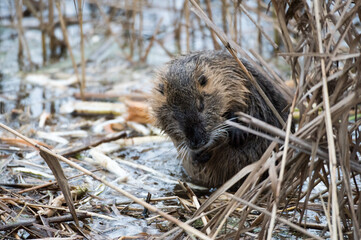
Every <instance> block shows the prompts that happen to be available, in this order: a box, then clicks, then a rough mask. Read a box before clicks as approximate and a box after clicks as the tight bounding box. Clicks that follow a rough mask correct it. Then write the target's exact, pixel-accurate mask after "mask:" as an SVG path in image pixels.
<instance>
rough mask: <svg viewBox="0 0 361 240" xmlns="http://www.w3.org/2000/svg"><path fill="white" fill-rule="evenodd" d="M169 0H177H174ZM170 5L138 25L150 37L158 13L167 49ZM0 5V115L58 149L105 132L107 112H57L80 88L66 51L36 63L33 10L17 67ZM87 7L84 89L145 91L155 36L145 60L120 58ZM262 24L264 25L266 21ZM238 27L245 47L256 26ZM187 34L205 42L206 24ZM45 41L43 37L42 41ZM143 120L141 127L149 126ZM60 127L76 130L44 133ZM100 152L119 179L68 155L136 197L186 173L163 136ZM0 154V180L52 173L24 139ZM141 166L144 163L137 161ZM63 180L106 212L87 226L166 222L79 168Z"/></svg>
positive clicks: (157, 53) (196, 45)
mask: <svg viewBox="0 0 361 240" xmlns="http://www.w3.org/2000/svg"><path fill="white" fill-rule="evenodd" d="M176 2H177V3H179V2H180V1H176ZM65 4H66V6H67V8H66V10H67V12H66V14H68V15H69V16H72V15H74V14H75V13H74V6H73V1H66V2H65ZM10 5H11V4H10ZM182 6H183V5H182V4H180V5H177V6H176V8H178V9H181V8H182ZM169 8H171V7H170V6H158V7H157V6H154V7H153V8H149V9H147V10H144V15H143V18H144V26H143V28H144V29H143V33H142V34H143V36H144V38H146V39H149V38H150V37H151V36H152V34H153V32H154V30H155V27H156V23H157V22H158V21H159V20H160V19H161V18H163V26H162V28H161V32H162V33H161V34H160V35H161V36H163V37H164V39H165V41H164V45H165V46H166V47H167V49H168V50H169V51H171V52H176V44H175V42H174V39H171V38H170V37H167V35H169V34H170V33H171V32H172V31H173V27H174V26H173V25H172V24H173V20H174V13H173V12H171V11H168V10H169ZM0 9H1V11H0V15H1V16H2V20H1V22H0V23H1V26H0V113H1V115H0V121H1V122H2V123H5V124H6V125H8V126H10V127H12V128H14V129H17V130H18V131H19V132H21V133H23V134H24V135H26V136H28V137H31V138H33V139H37V140H39V141H42V142H44V143H46V144H48V145H49V146H51V147H54V150H55V151H56V150H59V151H60V150H63V149H65V148H67V147H71V146H74V145H77V144H82V143H83V144H85V143H86V142H88V141H90V140H92V139H93V138H96V137H98V136H100V135H102V136H104V135H106V134H107V132H106V130H105V129H101V131H98V130H96V129H97V128H96V126H99V125H101V124H102V123H104V122H105V121H107V120H110V119H113V118H114V116H112V117H109V116H103V115H98V116H82V115H72V114H70V113H62V112H61V109H62V107H63V106H64V105H66V104H68V103H70V104H72V103H74V102H75V101H77V100H76V99H75V97H74V94H75V93H79V90H78V87H77V85H76V84H68V83H67V81H70V80H71V78H72V77H74V70H73V68H72V63H71V61H70V59H69V57H63V58H61V59H60V61H58V62H55V63H50V62H47V64H46V65H45V66H43V65H42V61H43V59H42V52H41V41H40V39H41V32H40V31H39V30H37V29H32V27H33V26H37V20H36V19H35V18H34V17H27V18H24V19H23V23H24V26H25V29H26V31H25V38H26V40H27V44H28V46H29V49H30V55H31V58H32V61H33V63H34V65H35V67H33V68H32V69H31V70H30V66H29V62H28V61H27V60H26V57H27V56H26V54H25V56H24V59H25V62H24V66H23V67H21V66H20V65H21V64H20V63H19V62H18V57H17V53H18V47H19V43H18V41H19V39H18V32H17V30H16V29H14V28H9V27H6V26H9V25H10V24H11V22H10V20H9V19H7V18H6V16H8V15H9V14H11V13H13V12H11V11H10V10H8V11H7V9H9V7H8V4H7V3H5V1H1V3H0ZM159 9H161V10H159ZM215 9H217V8H215ZM90 14H91V11H90V9H89V8H88V7H87V5H85V10H84V19H85V23H84V32H85V35H86V41H85V45H86V48H85V49H86V51H85V55H86V58H87V60H88V61H87V64H86V76H87V88H86V92H95V93H117V94H119V95H121V94H133V93H139V92H142V93H149V89H150V88H151V80H152V76H153V73H154V69H156V68H157V67H159V66H160V65H161V64H163V63H164V62H166V61H168V60H169V59H170V57H169V56H168V55H167V54H166V53H165V52H164V50H163V49H162V48H161V47H160V45H158V44H155V45H154V47H152V48H151V50H150V53H149V57H148V59H147V64H140V65H139V64H132V63H130V62H129V61H128V59H127V58H126V55H127V54H128V53H129V49H127V48H125V49H120V48H119V46H118V45H117V44H116V43H115V41H114V39H112V37H111V36H105V35H104V26H102V25H99V24H98V23H97V21H95V23H90V20H91V17H90ZM98 14H99V13H98ZM97 18H98V22H99V19H100V17H99V16H98V17H97ZM214 20H215V22H217V23H220V22H221V17H220V13H219V12H217V10H215V12H214ZM87 21H89V22H87ZM265 24H267V25H269V26H271V25H270V23H265ZM112 27H113V30H114V31H115V32H117V31H118V30H119V31H120V27H119V26H112ZM241 28H242V30H243V34H245V35H247V37H244V38H243V37H242V38H241V43H242V44H243V45H245V44H246V45H247V46H248V47H249V48H256V47H257V41H256V40H255V39H257V38H256V36H257V34H256V31H254V29H255V27H254V26H253V25H252V24H251V23H250V22H249V20H247V18H244V19H243V18H242V21H241ZM68 32H69V36H70V41H71V45H72V46H73V51H74V56H75V59H76V61H77V63H80V51H79V48H80V46H79V44H80V38H79V37H78V36H79V30H78V27H77V26H76V25H75V26H69V27H68ZM194 34H195V36H196V40H195V41H193V42H192V43H191V48H192V50H201V49H212V47H213V46H212V41H211V38H210V36H209V33H208V32H207V34H206V37H207V38H206V39H204V38H203V35H202V34H201V33H200V32H195V33H194ZM55 35H56V36H58V37H59V38H62V33H61V29H60V27H57V28H56V30H55ZM119 35H121V34H119ZM47 41H48V40H47ZM180 42H181V46H182V53H185V52H186V50H185V49H186V47H185V46H186V39H185V35H184V34H183V35H182V37H181V41H180ZM47 43H48V44H49V42H47ZM264 48H265V55H266V56H268V57H270V56H271V55H272V53H271V52H270V46H269V45H267V44H265V45H264ZM137 60H139V59H137V57H136V56H135V57H134V59H133V61H135V62H136V61H137ZM79 71H80V68H79ZM32 74H36V75H32ZM106 101H107V102H121V100H119V99H118V98H115V99H106ZM44 114H51V117H50V118H49V119H48V120H47V121H46V123H45V124H44V125H41V126H40V122H41V118H42V116H43V115H44ZM145 127H146V128H148V126H145ZM67 131H78V132H77V133H78V135H76V134H69V135H65V136H64V135H62V137H63V139H56V138H49V137H46V135H47V134H49V133H53V132H62V133H64V132H67ZM126 131H127V134H129V135H128V136H129V137H136V136H141V135H142V134H141V133H139V132H137V131H135V130H134V129H133V130H132V129H126ZM40 133H45V136H44V134H43V135H42V134H40ZM0 136H1V137H3V138H13V137H14V136H12V135H11V134H9V133H7V132H4V131H2V130H1V131H0ZM103 147H107V144H104V145H103ZM107 156H109V157H110V158H112V159H113V160H115V161H116V162H117V163H118V164H119V166H120V167H121V168H123V169H124V170H125V171H126V172H127V173H128V176H129V178H128V181H127V182H126V183H121V182H119V181H118V177H119V176H116V175H115V174H114V173H111V172H109V171H106V170H103V169H102V168H101V167H99V166H97V165H92V164H91V163H89V162H87V161H86V158H88V157H90V156H89V150H85V151H81V152H79V153H77V154H76V155H74V156H72V158H73V160H74V161H76V162H77V163H78V164H80V165H81V166H83V167H85V168H87V169H89V170H94V171H95V170H97V169H102V170H98V171H96V172H95V173H96V174H97V175H98V176H102V177H104V178H105V179H106V180H108V181H110V182H113V183H116V184H118V185H119V186H121V188H122V189H124V190H126V191H128V192H130V193H131V194H133V195H134V196H137V197H139V198H142V199H145V198H146V197H147V194H148V193H151V194H152V198H153V199H156V198H161V197H167V196H175V195H176V194H177V191H178V189H177V187H176V186H177V184H176V182H177V180H178V179H181V180H183V181H189V179H188V178H187V176H186V175H185V174H184V171H183V169H182V166H181V163H180V161H179V159H177V154H176V150H175V148H174V147H173V144H172V143H171V142H170V141H164V142H161V143H159V142H157V143H152V142H151V141H150V142H148V143H145V144H137V145H133V146H125V147H121V148H120V149H117V150H116V151H110V152H109V153H107ZM0 159H1V160H0V174H1V175H0V182H2V183H4V182H6V183H28V184H43V183H45V182H47V181H50V180H54V178H53V177H52V173H51V171H50V170H49V168H48V167H46V165H45V163H44V161H43V160H42V159H41V158H40V157H39V155H38V154H37V152H34V150H33V149H31V148H30V147H27V146H20V147H10V148H9V144H7V143H1V144H0ZM127 163H130V164H127ZM62 166H63V168H64V172H65V174H66V175H67V176H68V177H71V176H75V175H78V174H79V172H78V171H76V170H74V169H72V168H70V167H68V166H67V165H66V164H62ZM140 166H144V167H145V168H140ZM24 168H25V170H24ZM26 169H28V170H29V169H30V170H37V171H40V172H41V173H42V175H37V174H34V172H32V173H29V172H27V171H26ZM69 183H70V185H72V186H83V187H85V188H87V189H88V193H87V194H88V196H85V197H84V199H82V205H81V206H79V209H82V210H85V211H90V212H95V211H97V212H99V213H102V214H104V215H107V216H111V217H112V218H113V219H112V220H109V219H105V218H102V217H93V218H92V220H91V221H85V222H86V224H88V225H89V226H90V228H92V229H94V230H96V231H97V232H98V233H99V234H100V235H104V236H107V237H109V238H116V237H119V236H128V235H135V234H138V233H147V234H149V235H157V234H159V233H160V232H161V231H160V230H159V229H161V227H159V225H164V229H167V223H166V222H164V221H158V220H154V221H148V220H145V219H144V217H142V216H141V215H140V214H139V212H141V211H142V209H140V210H127V209H126V208H128V209H132V208H134V209H139V208H141V207H140V206H139V205H137V204H133V203H132V202H129V199H127V198H125V197H124V196H121V195H120V194H118V193H116V192H114V191H113V190H111V189H109V188H107V187H105V186H103V185H102V184H100V183H99V182H96V181H94V180H93V179H92V178H90V177H87V176H80V177H78V178H75V179H73V180H70V181H69ZM28 196H29V197H34V198H36V197H39V196H38V195H37V194H36V193H29V195H28ZM90 196H91V197H90ZM153 204H155V206H157V207H159V208H160V209H162V210H163V211H165V212H168V211H174V209H176V208H177V207H179V202H178V201H177V200H176V199H174V200H167V201H158V202H155V203H153ZM111 206H118V207H120V208H121V207H126V208H125V209H121V210H119V209H120V208H119V209H118V211H120V212H121V214H118V212H117V211H116V210H114V209H111ZM99 209H101V210H99ZM98 210H99V211H98ZM140 218H141V219H142V220H140ZM285 236H287V234H285Z"/></svg>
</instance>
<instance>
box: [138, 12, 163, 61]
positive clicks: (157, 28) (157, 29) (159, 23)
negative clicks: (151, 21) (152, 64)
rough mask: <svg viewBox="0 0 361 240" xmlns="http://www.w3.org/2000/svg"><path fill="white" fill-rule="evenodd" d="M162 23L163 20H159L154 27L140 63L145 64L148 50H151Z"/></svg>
mask: <svg viewBox="0 0 361 240" xmlns="http://www.w3.org/2000/svg"><path fill="white" fill-rule="evenodd" d="M162 21H163V18H161V19H160V20H159V22H158V23H157V25H156V27H155V29H154V33H153V35H152V37H151V38H150V41H149V44H148V46H147V48H146V49H145V53H144V56H143V57H142V58H141V59H140V61H141V62H145V61H146V60H147V57H148V54H149V52H150V50H151V48H152V46H153V43H154V41H155V38H156V36H157V34H158V32H159V28H160V26H161V25H162Z"/></svg>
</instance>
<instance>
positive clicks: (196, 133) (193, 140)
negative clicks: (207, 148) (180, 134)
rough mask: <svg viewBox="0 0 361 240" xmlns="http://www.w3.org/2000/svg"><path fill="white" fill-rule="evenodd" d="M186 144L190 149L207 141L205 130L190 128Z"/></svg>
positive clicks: (198, 146)
mask: <svg viewBox="0 0 361 240" xmlns="http://www.w3.org/2000/svg"><path fill="white" fill-rule="evenodd" d="M188 133H189V134H187V135H188V136H187V138H188V145H189V148H190V149H192V150H197V149H200V148H201V147H203V146H204V145H206V144H207V142H208V137H207V133H206V130H205V129H203V128H192V130H191V131H188Z"/></svg>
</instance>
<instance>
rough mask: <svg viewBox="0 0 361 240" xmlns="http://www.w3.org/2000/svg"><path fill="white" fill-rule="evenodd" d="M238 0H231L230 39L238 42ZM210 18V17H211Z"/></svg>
mask: <svg viewBox="0 0 361 240" xmlns="http://www.w3.org/2000/svg"><path fill="white" fill-rule="evenodd" d="M239 3H240V1H239V0H235V1H233V11H234V12H233V26H232V27H233V30H232V40H233V41H235V42H236V43H238V17H237V16H238V5H239ZM211 20H212V19H211Z"/></svg>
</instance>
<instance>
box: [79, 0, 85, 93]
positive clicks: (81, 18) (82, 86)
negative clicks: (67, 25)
mask: <svg viewBox="0 0 361 240" xmlns="http://www.w3.org/2000/svg"><path fill="white" fill-rule="evenodd" d="M78 20H79V27H80V55H81V82H80V96H81V98H82V100H84V89H85V84H86V80H85V56H84V33H83V1H82V0H78Z"/></svg>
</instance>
